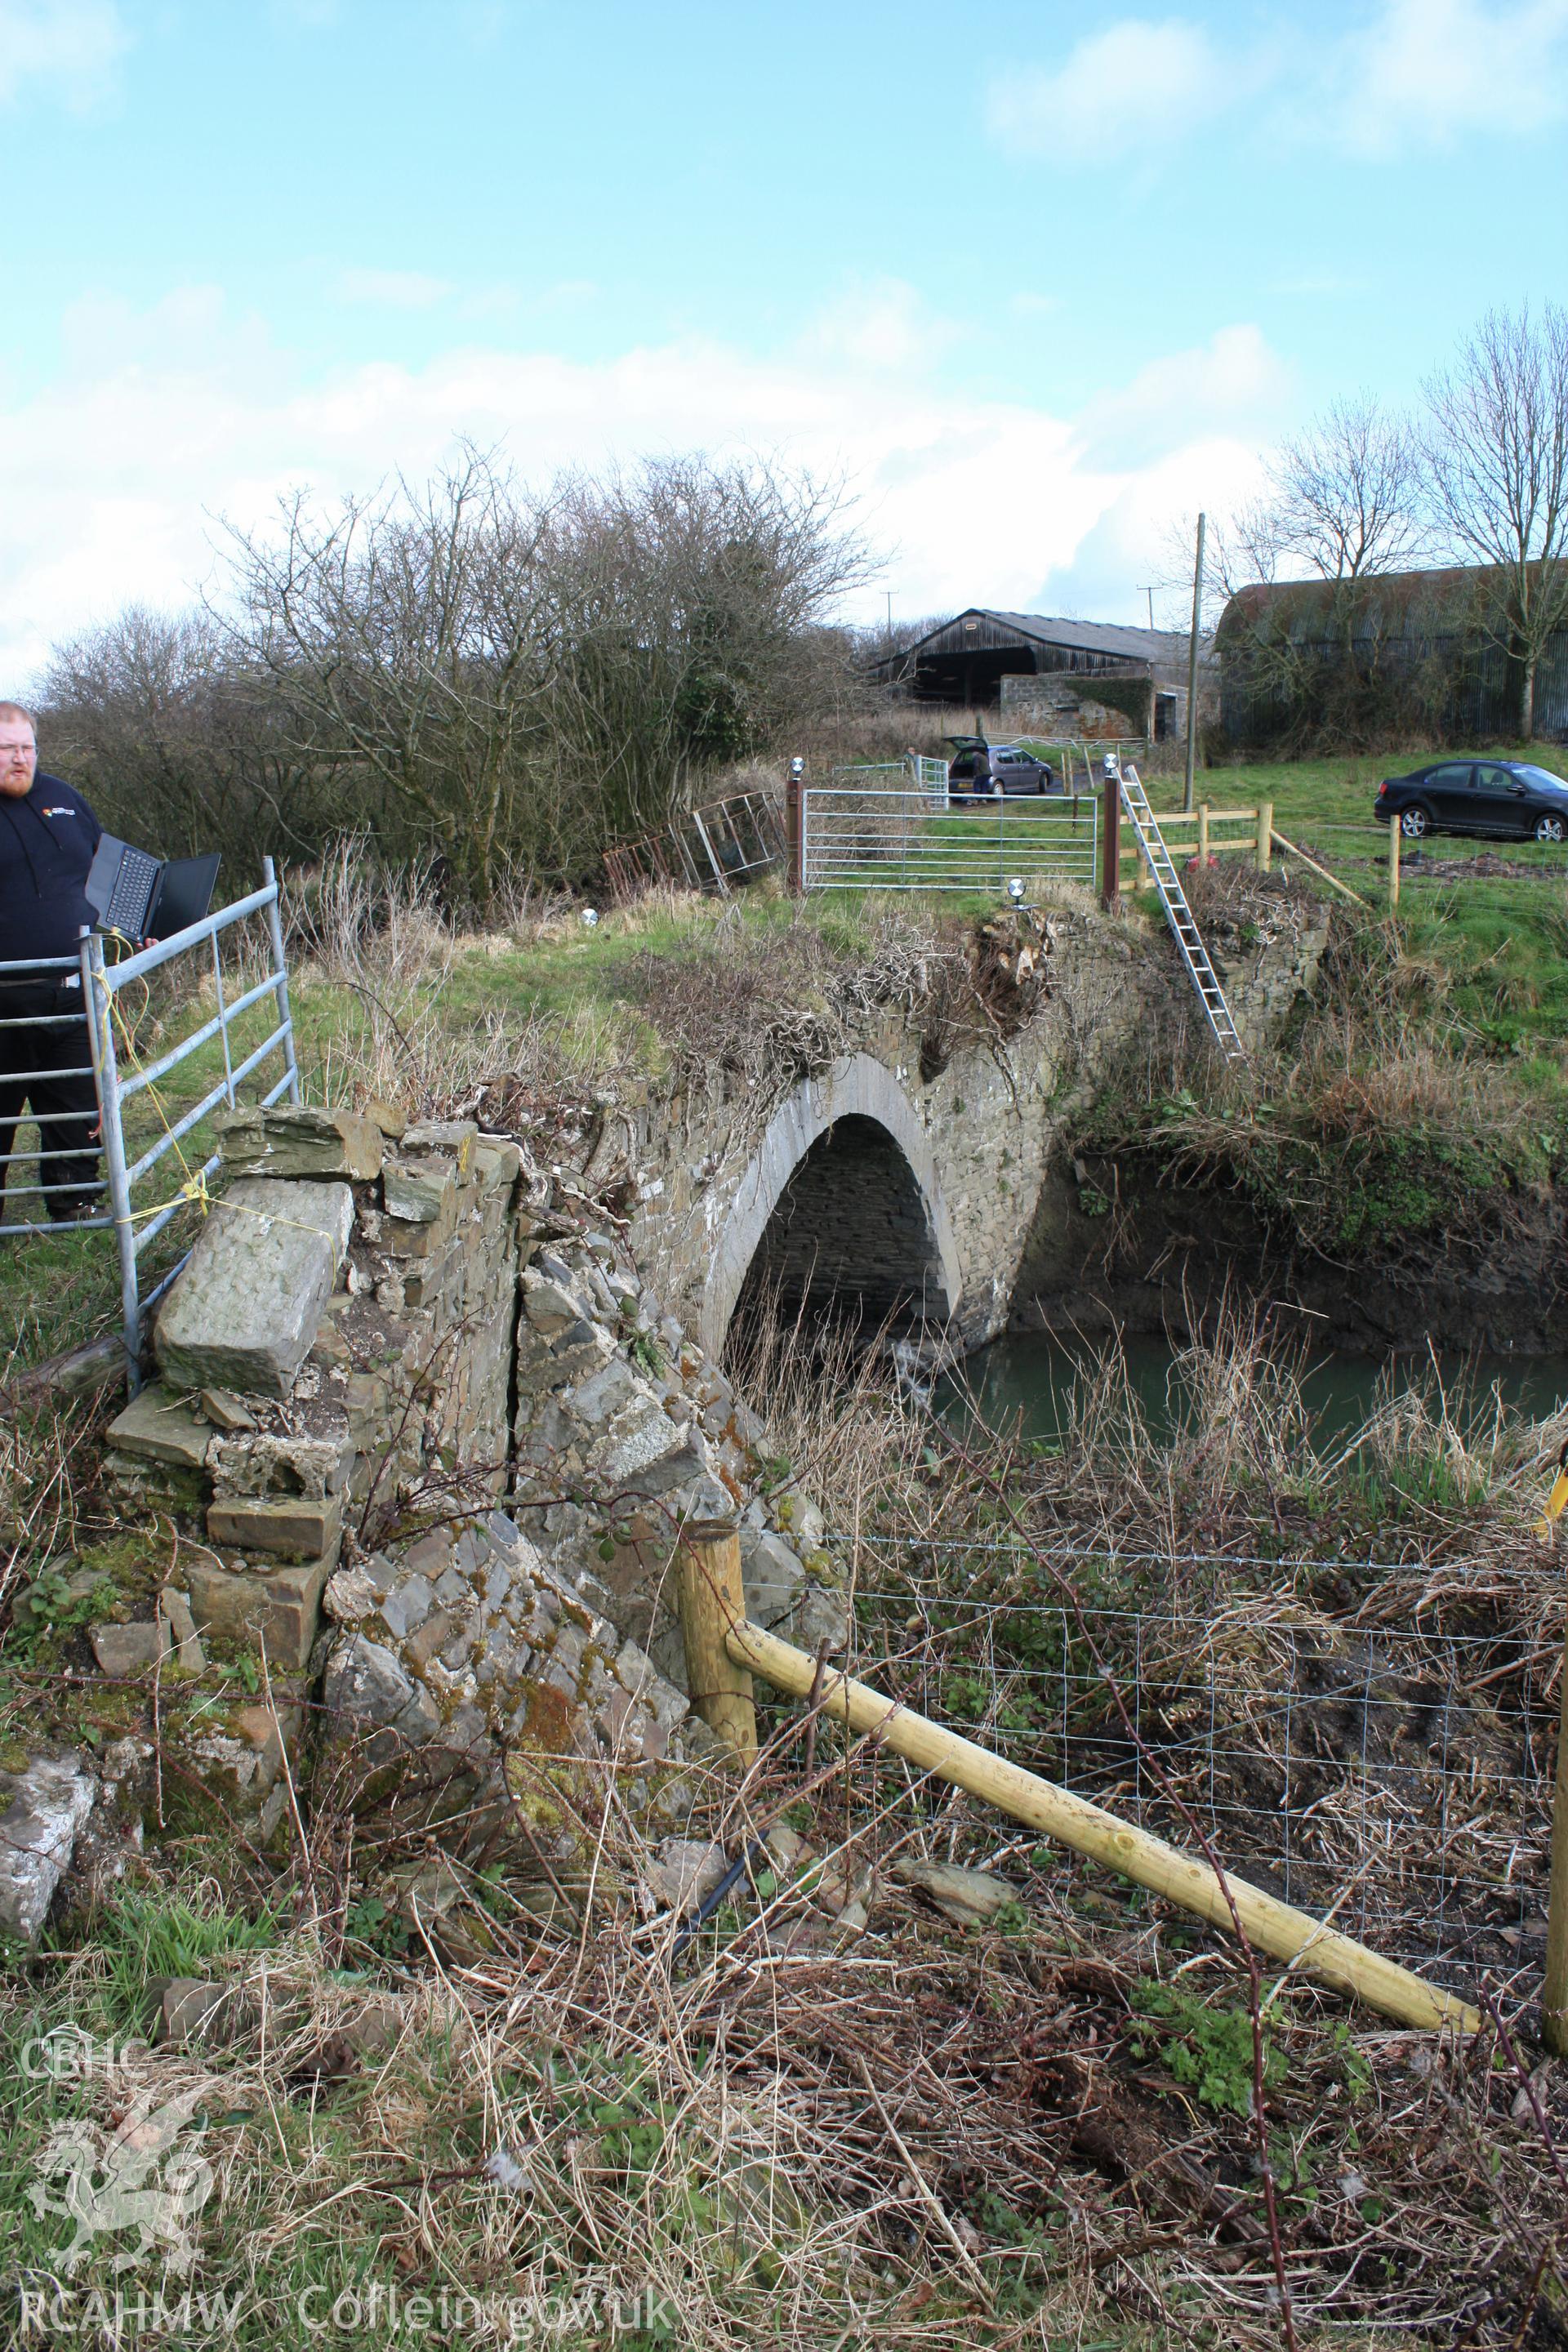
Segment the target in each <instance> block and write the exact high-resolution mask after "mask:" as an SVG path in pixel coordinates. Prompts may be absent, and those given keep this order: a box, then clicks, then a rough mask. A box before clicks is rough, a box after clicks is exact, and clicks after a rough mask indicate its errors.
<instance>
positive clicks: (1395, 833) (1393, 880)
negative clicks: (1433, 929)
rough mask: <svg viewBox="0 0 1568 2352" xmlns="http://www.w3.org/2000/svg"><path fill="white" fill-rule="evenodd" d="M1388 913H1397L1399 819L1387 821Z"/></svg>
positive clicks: (1393, 817) (1393, 818)
mask: <svg viewBox="0 0 1568 2352" xmlns="http://www.w3.org/2000/svg"><path fill="white" fill-rule="evenodd" d="M1388 911H1389V913H1390V914H1391V915H1395V914H1397V913H1398V911H1399V819H1398V818H1397V817H1396V816H1391V817H1390V818H1389V820H1388Z"/></svg>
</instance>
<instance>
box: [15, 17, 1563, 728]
mask: <svg viewBox="0 0 1568 2352" xmlns="http://www.w3.org/2000/svg"><path fill="white" fill-rule="evenodd" d="M1565 119H1568V0H1359V5H1352V0H1310V5H1309V6H1308V7H1307V8H1305V9H1303V8H1301V7H1300V6H1299V5H1298V6H1291V7H1283V6H1276V5H1270V0H1234V5H1189V6H1187V7H1185V8H1174V9H1171V10H1166V9H1163V8H1160V7H1158V6H1152V7H1149V8H1147V9H1140V10H1131V11H1125V12H1122V11H1118V10H1117V9H1116V8H1115V7H1114V6H1110V7H1102V8H1101V9H1100V11H1098V12H1096V13H1094V14H1092V15H1091V14H1090V13H1089V12H1086V11H1085V10H1084V9H1083V8H1082V7H1081V6H1078V5H1071V6H1069V5H1064V0H992V5H988V6H987V7H986V8H984V10H969V11H963V10H955V9H954V8H953V7H952V5H951V0H944V5H926V0H903V5H899V6H891V5H881V0H839V5H832V6H830V5H826V4H825V0H795V5H789V6H785V5H774V0H752V5H751V6H750V7H748V8H736V7H735V6H733V5H728V6H718V5H690V0H665V5H663V6H661V7H658V8H655V7H651V6H649V5H647V0H637V5H630V4H629V0H598V5H594V6H592V7H588V6H585V5H581V0H579V5H575V6H574V5H561V0H552V5H534V0H199V5H198V0H0V152H3V153H4V156H5V184H6V191H7V193H6V198H5V207H4V212H3V215H0V222H3V226H0V238H3V240H4V259H5V280H6V284H7V288H8V290H9V295H10V300H9V303H8V306H7V307H8V312H9V317H10V320H11V324H12V332H11V333H10V335H9V336H8V337H7V338H6V340H5V346H4V349H3V351H0V666H3V667H5V672H6V676H7V677H16V678H17V679H19V680H25V678H26V675H27V674H29V672H30V671H31V670H32V669H33V668H34V667H36V665H37V661H38V659H39V658H40V656H41V655H42V653H43V651H44V650H45V648H46V647H47V645H48V644H49V643H50V642H51V641H53V640H55V639H56V638H58V637H59V636H60V635H64V634H68V633H69V632H71V631H74V630H76V629H79V628H81V627H83V626H86V625H90V624H91V623H92V622H93V621H95V620H98V619H100V618H102V617H104V616H105V615H106V614H109V613H111V612H112V611H113V610H115V609H116V608H117V607H118V606H119V605H120V604H122V603H124V602H126V601H128V600H130V599H132V598H136V599H139V600H141V601H143V602H146V603H150V604H174V603H177V602H179V601H181V599H182V598H183V597H184V595H186V594H187V593H190V592H191V591H193V590H194V589H195V588H197V587H199V586H200V585H201V584H203V583H209V584H215V583H216V578H217V574H216V570H215V562H216V559H215V555H214V541H215V539H216V536H217V530H216V518H217V517H218V516H220V515H224V514H227V515H232V516H234V517H235V518H236V519H237V520H242V521H245V522H247V523H252V522H254V521H255V520H257V519H258V518H259V517H260V516H261V515H262V514H264V513H265V511H266V509H268V506H269V504H270V503H271V501H272V500H273V499H275V498H276V497H277V496H278V495H279V493H280V492H281V491H283V490H285V489H287V488H289V487H290V486H292V485H294V484H296V483H300V482H305V483H309V484H311V485H313V486H314V487H316V488H318V489H319V490H320V491H321V494H322V495H323V496H329V497H330V496H334V495H336V494H338V493H340V492H342V491H343V490H345V489H349V488H366V487H369V486H370V485H372V484H374V482H376V481H377V480H379V479H380V478H383V477H384V475H385V474H386V473H388V472H389V471H390V470H392V469H394V468H396V467H403V468H404V469H405V470H407V471H410V472H413V473H421V472H423V471H425V470H426V469H427V468H428V467H431V466H432V465H434V464H436V463H437V462H439V460H440V458H441V457H442V454H443V452H444V451H445V450H447V449H448V448H449V447H450V446H451V443H452V440H453V438H454V436H457V435H458V434H461V433H467V434H469V435H471V436H475V437H477V438H478V439H479V440H480V441H481V442H484V443H487V444H489V443H499V444H500V445H502V446H504V447H505V448H506V450H507V451H508V452H509V454H510V456H511V457H512V458H513V459H514V461H515V462H516V464H517V465H518V467H519V468H520V469H521V471H522V472H524V473H525V474H529V475H531V476H534V477H536V478H543V477H544V476H546V475H548V473H549V472H550V471H551V470H552V468H553V467H557V466H559V465H562V464H568V463H576V464H584V465H593V464H595V463H599V462H603V461H605V459H607V458H619V459H628V458H633V457H636V456H637V454H638V453H639V452H641V451H643V450H661V449H671V448H687V447H694V446H709V447H716V448H718V447H724V448H742V449H744V448H750V449H755V450H760V451H765V452H767V453H768V454H770V455H775V456H777V457H782V458H783V459H784V460H785V461H786V462H790V463H796V464H802V465H808V466H811V467H815V468H816V469H818V470H821V471H828V470H834V469H838V470H841V471H843V472H844V473H845V474H846V475H847V478H848V479H849V481H850V482H851V484H852V485H853V487H854V488H855V489H856V491H857V493H858V497H859V499H860V516H861V520H862V522H863V524H864V526H865V527H866V528H867V529H868V531H869V533H870V535H871V536H872V537H873V539H874V540H875V541H877V542H878V543H879V546H880V547H881V548H882V549H883V550H884V551H885V554H886V570H885V572H884V576H883V580H882V583H881V584H880V586H879V589H878V590H877V591H875V592H872V593H869V594H868V597H867V599H866V600H865V603H864V609H865V610H866V611H867V612H870V611H873V610H874V611H878V612H879V611H880V609H881V600H882V596H883V594H884V593H889V592H890V593H891V595H892V598H893V604H894V610H895V612H902V613H906V614H914V613H920V612H924V611H927V610H931V609H937V608H941V607H942V606H948V605H957V604H964V603H969V602H976V603H994V604H1026V605H1031V606H1034V607H1036V608H1037V609H1043V610H1047V611H1057V612H1080V613H1087V614H1098V615H1100V616H1103V617H1107V618H1117V617H1121V618H1131V617H1136V616H1137V615H1138V614H1141V613H1142V611H1144V610H1145V609H1146V608H1145V605H1144V600H1143V598H1142V594H1141V593H1139V591H1140V589H1141V588H1142V583H1145V582H1147V581H1158V580H1159V579H1160V578H1161V577H1162V574H1163V573H1167V572H1169V571H1170V570H1171V568H1172V566H1171V559H1170V556H1169V553H1168V540H1169V536H1170V532H1171V529H1172V526H1173V522H1174V521H1176V520H1179V519H1180V518H1183V517H1184V516H1186V515H1188V514H1190V513H1191V512H1193V511H1194V510H1195V509H1197V508H1198V507H1199V506H1200V505H1203V506H1206V507H1208V508H1209V509H1211V510H1223V509H1224V508H1225V507H1226V504H1227V503H1229V502H1230V501H1231V500H1233V499H1235V498H1236V497H1237V496H1238V495H1240V494H1242V493H1243V492H1244V491H1245V489H1246V488H1247V485H1248V482H1249V481H1250V480H1251V479H1252V478H1255V476H1256V472H1257V469H1258V464H1259V462H1260V458H1261V456H1262V454H1263V453H1264V452H1266V451H1267V449H1268V446H1269V445H1270V444H1271V443H1272V442H1273V441H1274V440H1276V439H1277V438H1278V437H1279V436H1280V435H1281V434H1282V433H1285V432H1289V431H1290V430H1292V429H1293V428H1295V427H1296V426H1298V425H1300V424H1301V423H1302V422H1303V421H1304V420H1305V419H1306V418H1308V417H1309V416H1310V415H1311V413H1312V412H1313V410H1314V409H1316V408H1318V407H1320V406H1321V404H1323V403H1325V402H1326V401H1327V400H1329V399H1331V398H1332V397H1333V396H1334V395H1335V394H1342V393H1349V392H1356V391H1360V390H1363V389H1365V390H1371V391H1374V392H1376V393H1378V394H1381V395H1383V396H1384V397H1385V398H1387V399H1388V400H1389V401H1391V402H1393V403H1395V404H1399V403H1403V402H1405V401H1407V400H1409V399H1411V398H1413V397H1414V396H1415V393H1416V391H1417V388H1418V385H1419V381H1420V377H1421V375H1422V373H1424V372H1425V371H1426V370H1427V369H1428V368H1430V367H1431V365H1432V364H1433V363H1434V362H1436V361H1437V360H1439V359H1440V358H1441V357H1442V356H1443V355H1444V353H1445V352H1446V351H1447V349H1448V348H1449V347H1450V346H1451V344H1452V342H1453V341H1454V338H1455V337H1456V335H1457V334H1458V333H1459V332H1460V331H1462V330H1463V329H1464V328H1465V327H1466V326H1468V324H1469V323H1470V322H1471V321H1472V320H1474V319H1475V318H1476V317H1477V316H1478V315H1479V312H1480V311H1481V310H1484V309H1485V308H1486V307H1487V305H1488V304H1489V303H1491V302H1510V303H1511V302H1517V301H1519V300H1521V299H1524V298H1526V297H1529V298H1531V299H1537V300H1539V299H1542V298H1545V297H1552V298H1560V297H1562V296H1563V292H1564V287H1563V276H1564V268H1563V222H1564V218H1565V217H1568V205H1565V203H1564V196H1565V194H1568V191H1565V187H1564V179H1565V166H1564V129H1565ZM4 690H5V688H4V685H3V683H0V691H4Z"/></svg>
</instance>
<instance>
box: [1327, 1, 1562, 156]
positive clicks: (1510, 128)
mask: <svg viewBox="0 0 1568 2352" xmlns="http://www.w3.org/2000/svg"><path fill="white" fill-rule="evenodd" d="M1565 37H1568V0H1522V5H1521V0H1511V5H1503V6H1486V5H1482V0H1386V5H1385V6H1384V12H1383V15H1382V17H1381V19H1380V21H1379V22H1377V23H1376V24H1374V25H1371V26H1368V27H1367V28H1366V29H1365V30H1364V31H1363V32H1360V33H1357V34H1354V35H1352V37H1351V38H1350V40H1349V41H1348V42H1347V43H1346V44H1345V47H1344V49H1343V51H1342V55H1341V57H1340V58H1339V59H1338V61H1337V62H1338V71H1337V75H1336V79H1337V80H1338V83H1339V85H1340V94H1341V95H1342V106H1341V107H1339V108H1337V109H1336V116H1337V121H1338V125H1339V129H1340V132H1341V135H1342V137H1343V139H1344V140H1345V142H1346V143H1347V144H1348V145H1350V146H1352V147H1354V148H1356V149H1359V150H1360V151H1361V152H1363V153H1364V154H1367V155H1380V156H1381V155H1389V154H1393V153H1394V152H1397V151H1399V150H1401V149H1403V148H1404V147H1405V146H1407V145H1409V144H1411V143H1412V142H1416V141H1421V142H1427V143H1431V144H1436V145H1444V146H1449V145H1452V143H1453V142H1454V141H1455V140H1456V139H1457V138H1458V137H1459V136H1460V135H1461V134H1462V133H1463V132H1466V131H1495V132H1497V133H1498V134H1499V135H1500V136H1503V137H1506V136H1509V135H1510V134H1511V135H1518V134H1519V133H1521V132H1529V131H1539V130H1541V129H1542V128H1543V127H1544V126H1545V125H1546V124H1548V123H1551V122H1554V121H1559V120H1561V118H1562V116H1563V112H1564V110H1565V108H1568V58H1565V56H1564V49H1563V44H1564V39H1565Z"/></svg>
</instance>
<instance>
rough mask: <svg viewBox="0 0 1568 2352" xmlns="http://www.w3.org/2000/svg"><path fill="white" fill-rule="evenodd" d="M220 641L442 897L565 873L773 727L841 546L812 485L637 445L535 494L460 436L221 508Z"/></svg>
mask: <svg viewBox="0 0 1568 2352" xmlns="http://www.w3.org/2000/svg"><path fill="white" fill-rule="evenodd" d="M231 538H232V541H233V547H234V572H235V584H236V588H237V606H238V613H239V617H238V618H237V620H235V621H233V622H231V624H230V628H229V640H228V643H229V652H230V657H231V659H232V660H233V662H234V663H235V665H236V666H237V667H241V668H244V669H246V670H247V671H249V672H253V673H255V672H259V673H261V674H264V675H265V676H266V677H267V678H268V680H269V682H270V685H271V687H272V689H273V692H274V695H275V698H276V703H277V707H278V709H279V711H280V712H281V713H282V714H283V719H282V724H283V725H284V727H285V728H286V730H287V731H288V732H289V738H290V740H291V741H292V742H293V743H294V744H295V745H296V747H297V748H298V750H299V751H300V755H301V756H303V757H306V758H308V759H310V760H314V761H318V762H321V763H324V764H326V765H328V766H330V767H331V769H332V770H333V772H335V773H336V774H337V775H338V776H339V777H340V779H341V780H342V783H343V785H344V786H345V788H346V792H345V797H346V801H347V803H348V807H346V809H345V815H348V814H349V813H350V810H351V809H352V821H353V822H358V823H364V822H366V821H367V819H368V821H369V822H370V823H371V824H372V825H373V827H374V830H375V832H376V834H377V836H378V838H379V839H380V841H381V842H382V844H383V845H384V848H385V849H386V850H387V851H388V852H389V853H390V854H391V855H393V856H398V855H404V856H406V855H408V854H410V853H415V852H422V853H426V854H427V853H428V852H429V851H430V850H432V849H434V850H436V851H437V853H438V855H439V857H440V861H441V869H442V872H443V874H444V876H445V877H446V878H447V886H448V887H449V889H450V891H451V894H452V896H453V897H454V898H455V899H458V900H462V901H467V902H469V903H473V904H477V905H479V906H481V907H482V906H484V905H485V904H486V903H488V901H489V899H490V898H493V896H494V895H495V893H496V891H497V889H498V887H500V883H501V881H502V880H503V878H504V876H505V874H506V872H507V871H508V869H509V868H510V867H512V866H520V865H521V866H525V867H527V868H528V869H529V870H530V871H531V872H533V873H547V874H550V875H552V876H555V877H559V876H562V875H583V874H586V873H588V872H590V871H591V870H592V868H593V867H594V866H595V864H596V863H597V860H598V858H599V857H600V856H602V854H603V852H604V850H605V848H606V847H608V846H610V845H613V844H614V843H616V841H620V840H624V839H626V838H627V837H628V836H629V835H636V834H638V833H642V832H647V831H650V830H652V829H654V828H655V827H657V826H658V825H661V824H665V823H667V822H668V819H669V817H670V816H671V815H672V814H674V813H675V812H676V811H677V810H678V809H679V808H681V807H682V806H684V805H686V804H687V803H688V802H689V797H690V794H691V793H692V792H693V791H694V790H695V789H696V786H697V784H698V782H699V781H700V779H701V778H702V777H703V776H704V775H706V774H708V773H710V772H712V771H714V770H716V769H718V768H720V767H721V766H723V765H725V764H726V763H728V762H730V761H734V760H736V759H739V758H743V757H745V756H747V755H748V754H750V753H752V752H753V751H757V750H759V749H761V748H762V747H763V746H764V745H765V744H767V743H768V742H770V741H771V740H773V739H774V738H775V737H776V735H777V734H778V732H779V731H780V730H781V728H782V727H783V725H784V719H785V718H786V716H792V715H795V712H796V709H797V706H798V704H799V702H800V700H801V698H802V696H803V694H805V693H807V692H809V691H813V690H816V688H815V685H814V681H815V682H816V685H819V684H820V673H821V669H822V666H823V654H822V629H821V623H822V621H823V619H824V617H825V615H826V613H827V611H828V609H829V608H830V607H831V605H832V604H833V603H834V602H835V601H836V599H837V597H838V596H839V595H840V594H841V593H844V591H845V590H846V589H847V588H848V587H850V586H852V585H854V584H855V583H857V582H858V580H859V579H860V578H861V577H863V576H864V573H865V571H866V568H867V567H866V559H865V557H864V556H863V554H862V552H861V551H860V549H859V546H858V542H857V541H855V540H854V538H853V536H852V535H851V534H850V533H849V532H847V530H845V529H844V528H843V525H842V499H841V496H840V493H839V492H838V490H837V488H835V487H834V486H832V485H827V486H823V485H819V484H816V483H814V482H812V481H810V480H808V479H806V478H799V477H787V476H784V475H781V474H777V473H774V472H773V471H772V470H770V469H769V468H767V467H762V466H755V465H752V466H742V465H730V466H718V465H715V464H713V463H712V462H711V461H710V460H708V459H706V458H702V457H693V458H679V459H668V460H662V461H659V462H657V463H651V464H648V465H647V466H644V467H641V468H640V469H638V470H637V472H635V473H634V474H632V475H630V476H628V477H624V478H623V477H619V476H613V477H611V478H608V479H602V480H593V479H589V478H584V477H569V478H565V479H563V480H561V481H558V482H557V483H556V484H555V485H554V486H553V487H552V488H551V489H550V490H549V491H548V492H546V493H545V494H543V495H542V496H534V495H532V494H531V493H529V492H527V491H525V490H524V489H522V488H521V487H520V486H519V485H518V484H517V483H516V482H515V480H514V479H513V478H512V477H511V476H510V474H509V473H508V472H507V471H506V470H505V469H503V468H501V467H499V466H497V465H496V463H495V462H494V461H493V460H492V459H490V458H489V457H486V456H484V455H482V454H481V453H479V452H478V451H475V450H472V449H470V450H468V451H466V452H465V454H464V457H463V458H462V461H461V462H460V463H459V464H458V466H457V467H455V468H454V469H453V470H451V471H450V472H448V473H447V474H444V475H442V476H440V477H439V478H437V480H435V481H434V482H432V483H431V484H429V485H427V486H426V487H424V488H411V487H410V486H409V485H407V484H406V483H403V482H399V483H398V484H397V485H396V487H395V488H394V489H393V490H391V491H390V492H388V493H384V494H383V495H381V496H379V497H377V498H376V499H371V500H348V501H345V503H344V504H343V505H342V507H341V508H339V509H337V510H336V511H335V512H333V513H329V514H325V515H323V514H321V513H319V512H317V510H316V509H313V508H312V507H311V506H310V503H309V502H308V501H307V500H306V499H303V498H296V499H290V500H289V501H288V502H287V504H286V505H285V507H284V509H283V510H282V517H281V529H280V530H274V531H273V532H271V533H257V534H249V533H244V532H239V531H235V532H232V533H231Z"/></svg>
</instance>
